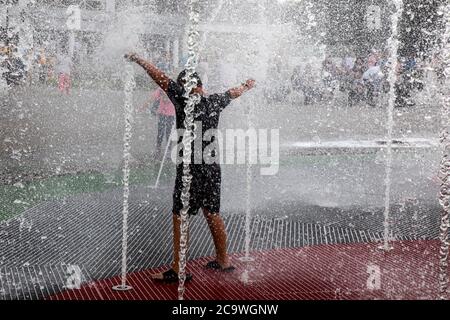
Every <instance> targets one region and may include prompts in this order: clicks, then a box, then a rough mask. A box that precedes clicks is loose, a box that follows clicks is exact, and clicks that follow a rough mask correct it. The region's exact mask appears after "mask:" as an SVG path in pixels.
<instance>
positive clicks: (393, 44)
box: [380, 0, 403, 251]
mask: <svg viewBox="0 0 450 320" xmlns="http://www.w3.org/2000/svg"><path fill="white" fill-rule="evenodd" d="M393 2H394V5H395V11H394V13H393V14H392V17H391V22H392V23H391V25H392V31H391V37H390V38H389V41H388V46H389V48H390V53H391V54H390V58H389V65H390V69H389V74H388V81H389V83H390V85H391V90H390V91H389V101H388V109H387V116H388V121H387V146H386V178H385V184H386V189H385V198H384V201H385V202H384V243H383V245H382V246H380V249H382V250H384V251H390V250H392V249H393V247H392V245H391V244H390V243H389V240H390V239H391V229H390V224H391V221H390V217H389V215H390V210H391V208H390V205H391V204H390V202H391V175H392V131H393V127H394V108H395V100H396V98H397V96H396V91H395V84H396V82H397V67H398V48H399V39H398V38H399V32H398V29H399V20H400V18H401V17H402V15H403V0H394V1H393Z"/></svg>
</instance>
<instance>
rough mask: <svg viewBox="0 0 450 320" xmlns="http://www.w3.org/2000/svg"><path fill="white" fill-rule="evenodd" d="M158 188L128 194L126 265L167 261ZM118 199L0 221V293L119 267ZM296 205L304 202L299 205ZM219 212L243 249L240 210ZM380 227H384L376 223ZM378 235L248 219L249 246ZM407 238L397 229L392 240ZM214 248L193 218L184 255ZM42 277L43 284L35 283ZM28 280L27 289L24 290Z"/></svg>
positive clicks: (166, 212)
mask: <svg viewBox="0 0 450 320" xmlns="http://www.w3.org/2000/svg"><path fill="white" fill-rule="evenodd" d="M168 194H170V193H168ZM160 195H161V191H159V193H156V192H154V194H149V193H148V192H146V191H144V190H141V192H135V193H134V196H133V198H132V199H131V202H130V218H129V251H128V253H129V255H128V256H129V261H128V263H129V272H135V271H141V270H146V269H149V268H155V267H159V266H162V265H166V264H169V263H170V261H171V256H172V252H171V250H172V237H171V232H172V226H171V223H172V219H171V212H170V210H171V208H170V206H169V205H170V203H171V202H170V201H169V200H168V199H167V197H161V196H160ZM150 199H152V200H150ZM121 206H122V203H121V197H120V192H119V191H116V192H108V193H104V194H91V195H82V196H75V197H72V198H68V199H64V200H61V201H52V202H46V203H42V204H40V205H39V206H36V207H34V208H32V209H30V210H29V211H27V212H26V213H25V214H24V215H23V216H22V217H20V218H18V219H13V220H10V221H7V222H4V223H1V224H0V247H1V248H2V254H1V258H0V268H2V270H3V272H4V274H5V276H4V278H2V282H1V287H0V288H2V289H1V290H2V295H0V299H2V298H3V299H9V298H13V299H22V298H24V299H37V298H41V297H43V296H45V295H47V294H48V293H49V290H50V291H52V292H53V291H58V290H61V289H62V287H63V286H64V285H65V281H66V280H65V279H66V278H67V275H65V273H66V271H65V269H64V268H63V267H62V266H67V265H78V266H83V270H84V271H85V272H84V274H86V279H85V281H91V280H97V279H104V278H110V277H113V276H115V275H117V274H119V273H120V259H121V219H122V217H121ZM298 210H302V209H301V207H299V208H298ZM224 220H225V224H226V228H227V230H228V233H229V250H230V252H231V253H240V252H242V251H243V250H244V238H245V231H244V224H245V223H244V222H245V217H244V216H243V215H239V214H224ZM430 221H432V220H430ZM377 227H378V228H379V229H381V225H380V226H377ZM424 228H427V226H424ZM405 231H407V230H406V229H405ZM381 238H382V232H380V231H377V230H376V229H375V228H371V229H367V230H364V229H354V228H349V227H342V226H339V225H321V224H317V223H307V222H304V221H302V216H301V215H297V216H291V217H288V218H286V219H280V218H276V217H272V218H268V217H264V216H257V217H254V218H253V219H252V221H251V250H252V251H267V250H272V249H285V248H296V247H309V246H316V245H322V244H347V243H359V242H374V241H380V240H381ZM412 238H413V237H409V236H399V237H396V239H397V240H411V239H412ZM213 254H214V250H213V243H212V239H211V238H210V234H209V231H208V227H207V225H206V222H205V221H204V219H203V218H202V217H196V218H193V219H192V223H191V243H190V250H189V258H190V259H196V258H200V257H204V256H211V255H213ZM52 266H53V267H52ZM55 266H56V267H55ZM36 272H42V274H47V275H48V276H47V277H46V278H44V279H46V280H45V281H40V282H39V281H38V284H36V283H33V275H35V273H36ZM16 278H17V279H21V289H20V290H18V289H15V287H14V285H12V284H14V281H13V280H12V279H16ZM41 282H42V283H44V285H43V287H44V289H42V286H40V285H39V284H40V283H41ZM27 287H28V288H29V289H27V290H25V288H27ZM32 288H33V289H32Z"/></svg>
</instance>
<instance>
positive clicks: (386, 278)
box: [48, 241, 439, 300]
mask: <svg viewBox="0 0 450 320" xmlns="http://www.w3.org/2000/svg"><path fill="white" fill-rule="evenodd" d="M377 246H378V244H375V243H370V244H351V245H321V246H315V247H308V248H296V249H280V250H273V251H268V252H254V253H253V254H252V256H253V257H254V258H255V261H254V262H252V263H250V264H248V269H249V279H250V283H248V284H244V283H243V282H242V281H241V280H240V278H241V277H242V274H243V272H244V270H245V269H246V264H245V263H243V262H240V261H239V260H238V259H237V258H239V257H240V256H241V255H234V256H233V258H232V259H233V263H234V265H235V266H236V267H237V270H236V271H235V272H234V273H232V274H221V273H219V272H214V271H209V270H204V268H203V266H204V264H205V263H206V262H207V261H209V259H207V258H202V259H199V260H195V261H191V262H189V264H188V270H189V271H190V272H191V273H193V275H194V279H193V281H191V282H190V283H188V284H187V287H186V293H185V299H186V300H265V299H269V300H303V299H307V300H316V299H317V300H329V299H437V298H438V268H439V258H438V250H439V242H438V241H408V242H396V243H394V250H393V251H391V252H389V253H384V252H383V251H380V250H378V249H377ZM369 265H376V266H379V267H380V270H381V289H380V290H376V289H372V290H370V289H368V288H367V280H368V278H369V273H368V266H369ZM161 270H162V269H154V270H147V271H143V272H138V273H134V274H130V275H129V278H128V279H129V284H130V285H132V286H133V288H134V290H132V291H127V292H116V291H113V290H111V287H112V286H113V285H116V284H119V283H120V279H119V278H118V277H116V278H112V279H105V280H100V281H97V282H95V283H91V284H88V285H85V286H84V287H82V288H81V289H80V290H71V291H66V292H62V293H60V294H57V295H55V296H52V297H49V298H48V299H51V300H110V299H112V300H174V299H177V284H175V285H164V284H161V283H157V282H154V281H152V280H150V279H149V277H148V275H149V274H151V273H154V272H157V271H161Z"/></svg>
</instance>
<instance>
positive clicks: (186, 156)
mask: <svg viewBox="0 0 450 320" xmlns="http://www.w3.org/2000/svg"><path fill="white" fill-rule="evenodd" d="M198 5H199V0H190V2H189V8H190V12H189V22H190V27H189V34H188V50H189V51H188V60H187V63H186V77H185V84H184V97H185V98H186V99H187V102H186V107H185V109H184V112H185V114H186V117H185V120H184V126H185V130H184V134H183V190H182V192H181V201H182V203H183V209H182V210H181V237H180V270H179V273H178V277H179V283H178V299H179V300H183V299H184V291H185V286H184V284H185V281H186V256H187V245H188V244H187V242H188V237H189V235H188V233H189V216H188V214H189V199H190V189H191V182H192V173H191V170H190V163H191V155H192V145H191V144H192V142H193V141H194V140H195V124H194V107H195V106H196V105H197V104H198V103H199V102H200V98H201V97H200V95H199V94H190V93H191V91H192V89H194V88H196V87H197V79H195V78H194V77H193V74H194V73H195V69H196V67H197V65H198V46H199V43H200V34H199V32H198V22H199V9H198Z"/></svg>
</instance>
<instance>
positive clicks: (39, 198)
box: [0, 154, 375, 221]
mask: <svg viewBox="0 0 450 320" xmlns="http://www.w3.org/2000/svg"><path fill="white" fill-rule="evenodd" d="M374 156H375V155H373V154H357V155H333V156H328V155H315V156H300V155H297V156H294V155H292V156H285V157H283V158H281V159H280V166H284V167H295V166H302V165H316V166H321V165H329V163H330V161H335V160H341V161H342V160H347V159H348V160H349V161H351V160H356V161H361V160H363V159H370V158H373V157H374ZM22 169H23V168H22ZM158 170H159V166H158V163H154V164H153V165H151V166H148V167H146V168H138V169H132V170H131V173H130V184H131V185H151V184H152V183H154V182H155V180H156V176H157V173H158ZM173 176H174V168H173V166H166V167H165V170H164V171H163V174H162V176H161V183H162V184H167V183H168V182H170V181H172V179H173ZM121 185H122V172H121V171H120V170H119V171H116V172H111V173H110V174H109V176H107V175H105V174H102V173H79V174H76V175H64V176H57V177H51V178H46V179H41V180H35V181H31V182H28V183H23V184H16V185H0V221H1V220H5V219H9V218H11V217H14V216H16V215H18V214H20V213H22V212H24V211H25V210H27V209H28V208H31V207H33V206H35V205H37V204H39V203H41V202H43V201H49V200H57V199H61V198H64V197H67V196H72V195H76V194H83V193H96V192H104V191H108V190H111V189H114V188H118V187H121Z"/></svg>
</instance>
